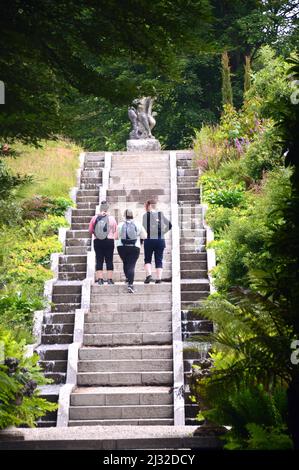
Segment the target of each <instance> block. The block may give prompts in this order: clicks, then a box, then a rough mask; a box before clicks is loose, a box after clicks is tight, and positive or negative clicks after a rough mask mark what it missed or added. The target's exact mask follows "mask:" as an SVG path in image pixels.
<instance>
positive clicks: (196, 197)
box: [178, 193, 200, 203]
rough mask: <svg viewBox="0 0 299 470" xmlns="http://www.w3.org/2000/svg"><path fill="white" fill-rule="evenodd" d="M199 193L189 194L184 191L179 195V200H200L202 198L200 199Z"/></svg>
mask: <svg viewBox="0 0 299 470" xmlns="http://www.w3.org/2000/svg"><path fill="white" fill-rule="evenodd" d="M199 196H200V195H199V194H188V193H184V194H179V195H178V202H179V203H180V201H185V202H187V201H188V202H198V201H199V200H200V199H199Z"/></svg>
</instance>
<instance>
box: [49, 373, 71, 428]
mask: <svg viewBox="0 0 299 470" xmlns="http://www.w3.org/2000/svg"><path fill="white" fill-rule="evenodd" d="M44 376H45V377H46V379H50V380H51V381H52V383H54V384H56V385H59V384H61V385H62V384H64V383H65V380H66V372H44ZM47 415H48V416H47V419H48V418H50V417H52V418H55V416H56V417H57V411H54V412H53V413H49V414H48V413H47ZM49 415H50V416H49Z"/></svg>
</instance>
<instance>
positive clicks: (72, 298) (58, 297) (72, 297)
mask: <svg viewBox="0 0 299 470" xmlns="http://www.w3.org/2000/svg"><path fill="white" fill-rule="evenodd" d="M52 302H53V303H54V304H67V303H70V304H77V303H80V302H81V292H80V294H53V295H52Z"/></svg>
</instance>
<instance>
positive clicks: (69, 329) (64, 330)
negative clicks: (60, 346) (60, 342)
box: [42, 323, 74, 335]
mask: <svg viewBox="0 0 299 470" xmlns="http://www.w3.org/2000/svg"><path fill="white" fill-rule="evenodd" d="M73 331H74V324H73V323H52V324H43V325H42V333H43V334H46V335H53V334H55V335H57V334H72V333H73Z"/></svg>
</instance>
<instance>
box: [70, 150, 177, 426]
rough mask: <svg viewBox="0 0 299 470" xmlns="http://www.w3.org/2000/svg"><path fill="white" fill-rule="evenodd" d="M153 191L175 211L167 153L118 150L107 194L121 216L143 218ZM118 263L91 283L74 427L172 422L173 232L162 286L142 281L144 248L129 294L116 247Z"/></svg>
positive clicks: (75, 393) (73, 411) (74, 399)
mask: <svg viewBox="0 0 299 470" xmlns="http://www.w3.org/2000/svg"><path fill="white" fill-rule="evenodd" d="M153 196H155V197H157V198H158V201H159V208H160V209H161V210H163V212H164V213H165V215H166V216H168V217H170V216H171V214H170V168H169V152H156V153H151V154H150V153H144V154H142V155H136V154H133V153H131V154H130V153H128V154H126V153H125V154H122V153H113V155H112V165H111V171H110V179H109V186H108V191H107V197H106V198H107V201H108V202H109V205H110V213H111V214H112V215H114V216H115V217H116V219H117V221H118V222H119V221H121V220H122V214H123V211H124V210H125V209H126V208H130V209H132V210H133V211H134V214H135V218H136V219H137V220H139V221H142V215H143V213H144V207H143V203H144V202H145V201H146V200H147V199H149V198H151V197H153ZM114 263H115V281H116V284H115V285H114V286H111V285H107V284H104V285H102V286H99V285H97V284H93V285H92V287H91V303H90V311H89V312H88V313H86V314H85V321H84V337H83V338H84V339H83V346H82V347H81V348H80V349H79V362H78V373H77V388H76V389H75V390H74V391H73V393H72V394H71V397H70V409H69V426H82V425H101V424H103V425H172V424H173V423H174V419H173V413H174V411H173V392H172V387H173V348H172V321H171V320H172V285H171V236H168V239H167V249H166V250H165V270H164V275H163V278H164V279H165V282H163V283H162V284H160V285H158V284H149V285H145V284H144V283H143V281H144V278H145V274H144V269H143V264H144V259H143V248H142V249H141V254H140V258H139V260H138V262H137V266H136V278H135V289H136V291H135V293H134V294H129V293H127V289H126V285H125V283H124V275H123V271H122V262H121V260H120V258H119V256H118V254H117V251H116V250H115V255H114Z"/></svg>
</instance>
